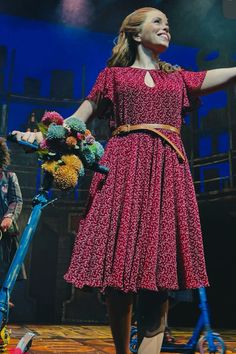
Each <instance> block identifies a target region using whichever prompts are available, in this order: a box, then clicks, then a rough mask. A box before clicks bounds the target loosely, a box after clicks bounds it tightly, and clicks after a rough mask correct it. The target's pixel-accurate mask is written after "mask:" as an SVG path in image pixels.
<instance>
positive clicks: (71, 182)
mask: <svg viewBox="0 0 236 354" xmlns="http://www.w3.org/2000/svg"><path fill="white" fill-rule="evenodd" d="M53 176H54V181H55V183H56V185H57V187H58V188H59V189H63V190H66V189H70V188H74V187H75V186H76V184H77V182H78V174H77V172H76V170H75V169H74V168H72V167H71V166H67V165H62V166H59V167H58V168H57V170H56V171H55V172H54V174H53Z"/></svg>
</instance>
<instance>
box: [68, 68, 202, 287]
mask: <svg viewBox="0 0 236 354" xmlns="http://www.w3.org/2000/svg"><path fill="white" fill-rule="evenodd" d="M147 71H148V72H149V73H150V75H151V77H152V79H153V82H154V83H155V86H154V87H149V86H147V85H146V84H145V75H146V73H147ZM205 74H206V73H205V72H199V73H195V72H188V71H184V70H180V71H176V72H173V73H169V74H167V73H164V72H162V71H160V70H146V69H139V68H132V67H111V68H105V69H104V70H103V71H102V72H101V73H100V74H99V76H98V78H97V81H96V83H95V85H94V87H93V89H92V91H91V93H90V94H89V96H88V97H87V99H89V100H92V101H94V102H98V101H99V102H100V103H101V102H108V103H109V110H110V113H111V114H112V116H113V117H115V123H116V125H117V126H119V125H122V124H140V123H161V124H168V125H172V126H174V127H177V128H180V127H181V124H182V117H183V112H184V111H185V110H187V109H189V108H190V105H191V104H190V101H189V99H190V97H191V96H192V94H194V91H195V90H196V89H197V88H199V87H200V86H201V84H202V82H203V80H204V77H205ZM162 133H163V134H164V135H165V136H166V137H167V138H168V139H167V140H169V141H170V142H172V145H171V144H169V143H168V141H167V140H166V139H163V138H160V137H159V136H158V135H155V134H152V133H150V132H144V131H142V132H140V131H139V132H135V133H134V132H132V133H129V134H123V135H120V136H114V137H112V138H111V139H110V140H109V142H108V144H107V147H106V150H105V154H104V156H103V157H102V159H101V161H100V163H101V164H103V165H105V166H107V167H108V168H109V174H108V175H107V176H105V175H102V174H100V173H95V175H94V178H93V181H92V184H91V189H90V195H89V206H88V209H87V211H86V215H85V217H84V219H83V220H82V221H81V223H80V227H79V231H78V235H77V237H76V240H75V245H74V249H73V254H72V258H71V264H70V267H69V270H68V272H67V274H66V275H65V279H66V280H67V281H68V282H70V283H72V284H74V285H75V286H76V287H79V288H83V287H84V286H90V287H98V288H101V289H102V290H104V289H106V288H107V287H114V288H117V289H120V290H122V291H124V292H130V291H131V292H136V291H138V290H139V289H141V288H144V289H149V290H155V291H159V290H164V289H187V288H198V287H204V286H207V285H208V279H207V274H206V269H205V261H204V252H203V244H202V234H201V226H200V220H199V212H198V206H197V201H196V197H195V191H194V186H193V182H192V177H191V173H190V169H189V165H188V162H187V160H186V155H185V151H184V148H183V145H182V141H181V138H180V135H178V134H177V133H176V132H170V131H166V130H162ZM178 151H179V152H181V154H179V153H178ZM181 156H182V157H181Z"/></svg>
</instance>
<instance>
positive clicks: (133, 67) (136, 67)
mask: <svg viewBox="0 0 236 354" xmlns="http://www.w3.org/2000/svg"><path fill="white" fill-rule="evenodd" d="M127 68H131V69H136V70H144V71H159V70H160V69H147V68H139V67H138V66H127Z"/></svg>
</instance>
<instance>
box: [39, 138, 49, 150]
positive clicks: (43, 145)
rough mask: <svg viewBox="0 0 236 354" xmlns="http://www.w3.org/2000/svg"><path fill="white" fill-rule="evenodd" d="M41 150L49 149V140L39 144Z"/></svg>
mask: <svg viewBox="0 0 236 354" xmlns="http://www.w3.org/2000/svg"><path fill="white" fill-rule="evenodd" d="M39 147H40V149H42V150H47V149H48V148H49V146H48V143H47V140H46V139H43V140H42V141H41V143H40V144H39Z"/></svg>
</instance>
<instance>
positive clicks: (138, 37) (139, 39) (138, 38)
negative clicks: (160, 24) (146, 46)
mask: <svg viewBox="0 0 236 354" xmlns="http://www.w3.org/2000/svg"><path fill="white" fill-rule="evenodd" d="M132 38H133V40H134V41H135V42H137V43H141V34H140V33H137V34H133V36H132Z"/></svg>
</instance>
